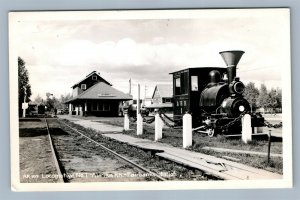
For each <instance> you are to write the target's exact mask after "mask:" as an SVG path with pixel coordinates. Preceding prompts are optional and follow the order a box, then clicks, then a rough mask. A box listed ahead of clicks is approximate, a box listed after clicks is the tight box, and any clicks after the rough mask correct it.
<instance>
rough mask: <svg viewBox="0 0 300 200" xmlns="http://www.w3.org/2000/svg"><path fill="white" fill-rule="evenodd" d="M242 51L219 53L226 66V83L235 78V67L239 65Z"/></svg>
mask: <svg viewBox="0 0 300 200" xmlns="http://www.w3.org/2000/svg"><path fill="white" fill-rule="evenodd" d="M244 53H245V52H244V51H221V52H220V54H221V56H222V58H223V60H224V61H225V63H226V65H227V74H228V83H231V82H232V81H233V80H234V77H235V76H236V66H237V64H238V63H239V61H240V59H241V57H242V55H243V54H244Z"/></svg>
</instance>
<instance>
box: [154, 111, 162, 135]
mask: <svg viewBox="0 0 300 200" xmlns="http://www.w3.org/2000/svg"><path fill="white" fill-rule="evenodd" d="M163 127H164V122H163V121H162V119H161V118H160V116H159V114H158V113H156V114H155V141H158V140H160V139H161V138H162V129H163Z"/></svg>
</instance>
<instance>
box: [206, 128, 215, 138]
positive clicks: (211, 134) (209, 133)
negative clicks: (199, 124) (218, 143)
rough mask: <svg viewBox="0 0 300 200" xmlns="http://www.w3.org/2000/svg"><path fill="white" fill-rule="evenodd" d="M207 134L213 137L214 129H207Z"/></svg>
mask: <svg viewBox="0 0 300 200" xmlns="http://www.w3.org/2000/svg"><path fill="white" fill-rule="evenodd" d="M207 135H208V136H209V137H214V135H215V129H212V128H210V129H208V131H207Z"/></svg>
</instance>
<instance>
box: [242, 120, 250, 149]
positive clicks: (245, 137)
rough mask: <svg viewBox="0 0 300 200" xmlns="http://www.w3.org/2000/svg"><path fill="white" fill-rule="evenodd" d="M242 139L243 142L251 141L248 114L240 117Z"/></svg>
mask: <svg viewBox="0 0 300 200" xmlns="http://www.w3.org/2000/svg"><path fill="white" fill-rule="evenodd" d="M242 141H243V142H244V143H245V144H247V143H248V142H250V141H252V128H251V116H250V115H249V114H245V115H244V116H243V117H242Z"/></svg>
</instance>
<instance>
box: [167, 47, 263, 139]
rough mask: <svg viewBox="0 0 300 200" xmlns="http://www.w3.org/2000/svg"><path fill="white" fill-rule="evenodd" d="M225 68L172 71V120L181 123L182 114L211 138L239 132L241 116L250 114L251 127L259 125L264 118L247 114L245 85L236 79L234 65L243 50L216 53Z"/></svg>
mask: <svg viewBox="0 0 300 200" xmlns="http://www.w3.org/2000/svg"><path fill="white" fill-rule="evenodd" d="M220 54H221V56H222V58H223V60H224V61H225V63H226V65H227V68H222V67H201V68H187V69H183V70H180V71H176V72H172V73H170V74H172V75H173V94H174V121H175V123H176V124H177V125H180V124H181V123H182V118H183V115H184V114H185V113H186V112H188V113H191V115H192V119H193V121H192V125H193V127H194V128H196V127H198V130H199V131H201V130H203V131H205V132H207V133H208V135H210V136H213V135H215V134H217V133H223V134H238V133H241V120H240V117H241V114H244V113H249V114H251V121H252V127H260V126H263V121H264V119H263V118H262V117H261V116H260V115H257V114H254V113H250V105H249V103H248V101H247V100H246V99H245V98H244V97H243V93H244V90H245V86H244V84H243V82H241V81H240V79H239V77H237V76H236V66H237V64H238V62H239V60H240V58H241V57H242V55H243V54H244V52H243V51H223V52H220Z"/></svg>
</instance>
